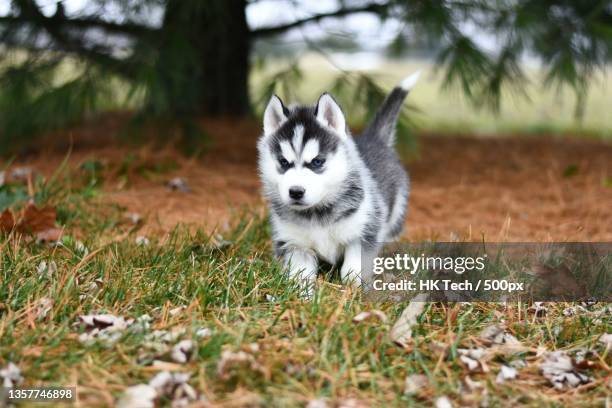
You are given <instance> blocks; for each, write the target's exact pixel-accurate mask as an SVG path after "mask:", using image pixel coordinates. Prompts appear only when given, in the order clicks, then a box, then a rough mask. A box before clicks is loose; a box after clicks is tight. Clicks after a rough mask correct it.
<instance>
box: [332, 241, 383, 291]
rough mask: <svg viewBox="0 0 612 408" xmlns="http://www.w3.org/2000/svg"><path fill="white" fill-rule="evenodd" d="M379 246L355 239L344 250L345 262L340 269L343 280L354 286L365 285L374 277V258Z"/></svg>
mask: <svg viewBox="0 0 612 408" xmlns="http://www.w3.org/2000/svg"><path fill="white" fill-rule="evenodd" d="M378 250H379V247H378V246H373V245H372V244H370V243H366V242H361V241H355V242H352V243H350V244H349V245H347V247H346V249H345V250H344V263H343V264H342V268H341V269H340V277H341V278H342V282H344V283H346V284H351V285H353V286H360V285H361V286H363V285H364V284H365V283H367V282H368V281H369V280H370V279H371V278H372V260H373V259H374V257H375V256H376V255H377V253H378Z"/></svg>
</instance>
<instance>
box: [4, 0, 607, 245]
mask: <svg viewBox="0 0 612 408" xmlns="http://www.w3.org/2000/svg"><path fill="white" fill-rule="evenodd" d="M0 50H1V54H0V55H1V57H0V153H1V154H3V155H4V157H5V158H6V165H5V166H4V167H5V168H6V169H8V168H9V167H11V166H13V167H14V166H15V163H25V164H27V166H30V167H32V168H35V170H37V171H40V172H41V173H45V172H47V173H48V172H50V171H52V170H53V168H54V167H57V166H58V164H59V163H60V162H61V161H62V160H63V158H64V157H65V155H66V153H67V152H68V151H69V149H72V150H70V151H71V158H70V161H71V162H73V163H75V166H81V167H80V168H81V170H82V169H83V168H85V170H82V171H89V172H90V173H92V174H95V175H96V176H95V177H94V178H95V180H96V183H98V184H97V186H98V187H99V188H100V189H102V190H105V191H106V193H108V194H107V197H108V196H109V197H111V199H112V200H113V202H116V203H118V204H119V205H123V206H125V207H127V208H138V207H142V206H145V207H146V205H147V202H148V198H150V196H151V195H152V194H156V195H157V196H163V197H165V195H164V193H163V192H164V191H165V190H163V188H164V186H163V184H162V183H161V181H162V180H166V179H169V178H172V177H173V176H176V175H180V176H181V177H183V178H185V179H186V180H188V181H189V182H190V187H189V190H190V191H192V192H196V193H197V194H194V195H192V196H187V197H183V198H181V199H180V200H177V199H175V197H170V201H169V202H168V203H167V205H166V207H164V206H163V205H162V207H164V208H166V209H167V210H168V211H167V212H166V213H164V214H165V215H164V216H163V217H161V218H162V219H163V220H162V221H160V225H162V226H163V228H166V227H167V225H172V224H173V223H176V222H182V221H185V222H195V220H201V219H202V218H204V219H209V220H211V219H212V220H215V222H218V220H219V219H222V218H223V217H224V216H227V206H228V205H229V206H237V205H243V204H244V205H247V206H248V207H253V206H254V205H255V204H257V206H258V205H259V204H261V203H260V202H259V201H258V200H259V199H258V184H257V181H256V175H255V170H254V169H255V167H254V163H255V149H254V144H255V140H256V138H257V136H258V135H259V132H260V124H259V118H260V115H261V112H262V110H263V108H264V107H265V104H266V103H267V101H268V99H269V98H270V96H271V95H272V94H274V93H276V94H278V95H279V96H281V97H282V98H283V99H284V100H285V101H286V102H289V103H290V102H302V103H312V102H314V101H315V100H316V98H317V96H318V95H320V94H321V93H322V92H324V91H330V92H332V93H333V94H334V95H335V96H336V98H337V99H338V100H339V101H340V103H341V105H342V106H343V108H344V109H345V111H346V112H347V115H348V119H349V123H350V125H351V126H352V127H353V128H354V129H356V130H358V129H359V128H361V127H362V126H363V125H364V124H365V123H366V122H367V120H368V119H369V118H370V117H371V116H372V114H373V113H374V111H375V110H376V108H377V107H378V106H379V104H380V102H381V101H382V99H383V98H384V96H385V95H386V93H387V92H388V91H389V90H390V89H391V88H392V86H393V85H394V84H395V83H397V82H398V81H399V80H400V79H402V78H403V77H405V76H406V75H408V74H410V73H412V72H413V71H415V70H417V69H421V70H423V76H422V78H423V79H422V81H421V82H420V83H419V84H418V86H417V88H415V90H414V92H413V93H412V94H411V95H410V96H409V101H408V103H407V105H406V109H405V111H404V113H403V115H402V118H401V121H400V124H399V127H398V134H399V146H398V147H399V149H400V151H401V152H402V155H403V157H404V158H405V159H406V161H407V163H408V167H409V168H411V170H412V171H413V179H414V180H415V193H414V194H415V199H416V200H417V202H416V203H415V204H414V208H415V209H414V211H413V213H412V215H411V217H413V223H412V224H413V226H414V229H413V231H415V233H414V235H413V236H414V237H418V236H431V235H436V234H441V235H442V236H447V235H448V234H455V235H459V236H464V235H466V234H468V235H469V236H470V237H473V235H472V234H475V235H478V233H479V232H475V230H478V231H481V232H482V231H487V233H489V234H491V233H492V232H493V231H494V232H495V234H502V235H503V234H506V235H505V236H504V237H507V236H512V234H510V233H509V232H508V231H509V230H510V229H511V228H512V231H516V232H515V238H516V239H519V238H521V237H526V238H534V237H537V238H538V239H539V238H542V239H547V238H549V237H551V232H550V228H551V225H554V226H555V228H556V230H555V231H556V232H555V233H554V234H553V235H552V236H559V235H561V236H563V237H564V238H568V239H569V238H571V237H573V238H577V239H587V238H588V239H603V238H604V237H608V236H610V233H611V231H610V218H609V215H608V211H607V210H606V209H605V208H604V207H603V206H602V200H607V199H608V198H609V195H610V190H611V188H610V187H611V186H612V178H611V173H610V167H609V166H610V165H609V163H610V162H612V155H611V154H610V144H609V139H610V137H611V136H612V118H611V115H610V114H609V112H610V106H612V85H611V84H610V82H611V79H612V74H611V71H610V68H609V62H610V58H611V56H612V3H611V2H610V1H598V0H578V1H567V0H553V1H547V2H542V1H539V0H499V1H481V0H464V1H455V0H443V1H436V2H432V1H419V0H416V1H414V0H411V1H406V0H386V1H385V0H377V1H373V0H371V1H361V0H360V1H357V0H354V1H353V0H320V1H299V0H207V1H195V0H194V1H186V0H64V1H50V0H4V1H2V2H0ZM526 136H527V137H526ZM83 166H84V167H83ZM179 173H180V174H179ZM101 175H104V177H106V183H103V182H102V181H100V180H101V179H102V178H104V177H103V176H101ZM232 177H233V178H232ZM578 182H580V183H582V184H578ZM421 183H422V184H421ZM568 183H569V184H568ZM421 186H422V189H420V187H421ZM465 186H470V187H471V188H470V189H468V190H465V191H464V190H458V191H453V190H452V189H461V188H464V187H465ZM587 190H588V194H587V193H586V192H585V191H587ZM521 194H524V195H521ZM565 194H569V195H568V196H567V197H566V196H565ZM190 197H191V198H190ZM196 197H197V198H196ZM449 197H450V198H449ZM453 197H454V198H453ZM449 200H450V201H449ZM452 200H456V202H451V201H452ZM580 200H583V201H580ZM584 200H587V201H588V202H587V201H584ZM6 202H9V203H10V202H11V200H10V199H7V201H6ZM468 203H469V204H468ZM457 209H459V212H461V211H463V213H462V214H458V211H457ZM534 211H535V212H534ZM203 214H204V216H203ZM487 214H491V218H490V219H487ZM219 217H221V218H219ZM555 217H556V218H555ZM453 220H456V222H455V221H453ZM517 220H518V221H517ZM517 222H518V225H519V226H521V228H518V229H517V230H515V228H516V225H517ZM521 223H522V224H521ZM587 224H588V225H587ZM476 225H478V227H476ZM163 228H162V229H163ZM559 231H562V232H559ZM508 234H510V235H508Z"/></svg>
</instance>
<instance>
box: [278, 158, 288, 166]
mask: <svg viewBox="0 0 612 408" xmlns="http://www.w3.org/2000/svg"><path fill="white" fill-rule="evenodd" d="M278 163H279V164H280V165H281V167H283V168H287V167H289V162H288V161H287V159H285V158H284V157H283V158H281V159H279V161H278Z"/></svg>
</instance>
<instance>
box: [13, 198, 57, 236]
mask: <svg viewBox="0 0 612 408" xmlns="http://www.w3.org/2000/svg"><path fill="white" fill-rule="evenodd" d="M56 218H57V212H56V211H55V208H53V207H51V206H46V207H42V208H38V207H36V205H35V204H34V203H28V205H26V207H25V208H24V209H23V211H22V212H21V217H20V219H19V221H18V222H17V230H18V231H19V232H22V233H29V234H37V233H39V232H43V231H48V230H50V229H55V219H56Z"/></svg>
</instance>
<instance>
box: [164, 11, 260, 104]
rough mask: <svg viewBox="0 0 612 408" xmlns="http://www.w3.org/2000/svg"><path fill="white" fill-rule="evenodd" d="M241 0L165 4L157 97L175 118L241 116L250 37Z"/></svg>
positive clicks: (247, 97)
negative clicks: (159, 86)
mask: <svg viewBox="0 0 612 408" xmlns="http://www.w3.org/2000/svg"><path fill="white" fill-rule="evenodd" d="M245 8H246V0H206V1H186V0H168V3H167V8H166V13H165V16H164V23H163V30H164V35H163V36H162V38H163V43H162V44H160V52H159V59H158V63H157V67H158V72H159V74H160V77H161V78H162V81H161V89H160V90H159V92H162V93H163V95H161V96H162V98H161V99H165V100H166V101H167V102H166V103H168V104H169V105H170V106H165V107H161V108H162V109H163V108H166V109H169V110H171V111H172V112H174V113H176V114H179V115H194V114H199V115H207V116H244V115H246V114H248V113H249V111H250V104H249V94H248V73H249V51H250V38H249V29H248V26H247V22H246V14H245Z"/></svg>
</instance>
